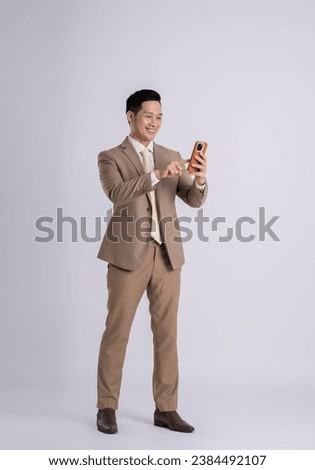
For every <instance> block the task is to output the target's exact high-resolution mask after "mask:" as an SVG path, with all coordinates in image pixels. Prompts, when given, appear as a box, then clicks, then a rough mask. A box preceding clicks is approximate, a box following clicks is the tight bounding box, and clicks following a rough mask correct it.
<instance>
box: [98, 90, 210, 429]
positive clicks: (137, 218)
mask: <svg viewBox="0 0 315 470" xmlns="http://www.w3.org/2000/svg"><path fill="white" fill-rule="evenodd" d="M126 112H127V120H128V123H129V125H130V135H129V136H128V137H127V138H126V139H125V140H124V141H123V143H122V144H121V145H119V146H118V147H115V148H113V149H111V150H107V151H104V152H101V153H100V154H99V156H98V166H99V172H100V180H101V183H102V186H103V189H104V191H105V193H106V195H107V196H108V197H109V199H110V200H111V201H112V203H113V205H114V212H113V216H112V218H111V220H110V222H109V224H108V228H107V231H106V234H105V236H104V239H103V242H102V244H101V247H100V250H99V253H98V257H99V258H100V259H102V260H104V261H107V262H108V263H109V264H108V273H107V287H108V304H107V307H108V314H107V318H106V329H105V331H104V334H103V337H102V341H101V345H100V352H99V363H98V403H97V407H98V410H99V411H98V413H97V428H98V430H99V431H101V432H104V433H107V434H114V433H116V432H117V430H118V428H117V422H116V415H115V410H117V408H118V401H119V394H120V385H121V378H122V368H123V363H124V357H125V351H126V346H127V342H128V338H129V333H130V329H131V325H132V321H133V318H134V315H135V312H136V309H137V307H138V304H139V302H140V299H141V297H142V295H143V294H144V291H145V290H146V292H147V296H148V299H149V304H150V306H149V310H150V314H151V328H152V332H153V344H154V368H153V396H154V401H155V405H156V410H155V412H154V424H155V425H156V426H161V427H165V428H168V429H171V430H173V431H179V432H192V431H194V428H193V427H192V426H191V425H189V424H188V423H186V422H185V421H184V420H183V419H182V418H181V417H180V416H179V414H178V413H177V411H176V409H177V390H178V361H177V347H176V326H177V308H178V299H179V289H180V272H181V266H182V265H183V263H184V255H183V248H182V243H181V241H180V232H179V227H178V224H177V220H176V218H177V216H176V209H175V196H176V195H177V196H179V197H180V198H181V199H183V200H184V201H185V202H186V203H187V204H189V205H190V206H192V207H200V206H201V205H202V203H203V202H204V200H205V198H206V195H207V187H206V180H205V173H206V156H205V155H203V154H201V155H200V158H198V164H196V165H195V170H196V171H195V179H193V177H192V176H191V175H190V174H189V173H188V172H187V170H186V168H185V167H184V163H185V162H184V160H182V159H181V157H180V154H179V153H178V152H175V151H173V150H170V149H167V148H165V147H162V146H160V145H158V144H156V143H155V142H154V138H155V136H156V134H157V133H158V131H159V128H160V126H161V124H162V111H161V97H160V95H159V94H158V93H157V92H156V91H153V90H140V91H137V92H135V93H134V94H132V95H131V96H130V97H129V98H128V99H127V109H126Z"/></svg>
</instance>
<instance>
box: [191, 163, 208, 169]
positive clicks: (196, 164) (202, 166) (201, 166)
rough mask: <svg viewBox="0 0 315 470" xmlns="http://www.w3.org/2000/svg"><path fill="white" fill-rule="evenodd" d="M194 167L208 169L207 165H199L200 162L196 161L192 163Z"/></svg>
mask: <svg viewBox="0 0 315 470" xmlns="http://www.w3.org/2000/svg"><path fill="white" fill-rule="evenodd" d="M192 166H193V167H194V168H199V169H200V170H205V169H206V166H205V165H202V164H201V165H198V163H194V164H193V165H192Z"/></svg>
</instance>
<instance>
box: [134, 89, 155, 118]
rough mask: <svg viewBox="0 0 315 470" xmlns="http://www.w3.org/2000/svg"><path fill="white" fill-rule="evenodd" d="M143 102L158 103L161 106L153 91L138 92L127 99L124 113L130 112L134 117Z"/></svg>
mask: <svg viewBox="0 0 315 470" xmlns="http://www.w3.org/2000/svg"><path fill="white" fill-rule="evenodd" d="M144 101H158V102H159V103H160V104H161V97H160V95H159V94H158V92H157V91H154V90H139V91H136V92H135V93H133V94H132V95H130V96H129V98H127V101H126V113H127V112H128V111H132V112H133V113H134V114H135V115H136V114H137V113H138V112H139V111H140V109H141V105H142V103H143V102H144Z"/></svg>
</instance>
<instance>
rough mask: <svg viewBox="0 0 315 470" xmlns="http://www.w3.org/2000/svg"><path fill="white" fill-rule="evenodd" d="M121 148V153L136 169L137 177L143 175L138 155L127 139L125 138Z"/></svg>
mask: <svg viewBox="0 0 315 470" xmlns="http://www.w3.org/2000/svg"><path fill="white" fill-rule="evenodd" d="M121 147H122V151H123V152H124V154H125V155H126V157H128V158H129V160H130V161H131V163H132V164H133V166H134V167H135V168H136V170H137V172H138V173H139V175H144V174H145V171H144V168H143V165H142V163H141V161H140V158H139V155H138V154H137V152H136V151H135V149H134V147H133V145H132V144H131V142H130V141H129V139H128V137H126V138H125V140H124V141H123V143H122V144H121Z"/></svg>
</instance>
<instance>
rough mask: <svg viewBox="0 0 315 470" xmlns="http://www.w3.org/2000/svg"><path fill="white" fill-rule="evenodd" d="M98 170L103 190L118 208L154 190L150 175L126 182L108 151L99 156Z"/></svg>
mask: <svg viewBox="0 0 315 470" xmlns="http://www.w3.org/2000/svg"><path fill="white" fill-rule="evenodd" d="M98 168H99V175H100V180H101V184H102V187H103V190H104V192H105V194H106V196H107V197H108V198H109V199H110V200H111V201H112V203H113V204H115V205H117V206H119V205H122V204H128V203H129V202H131V201H132V200H133V199H135V198H136V197H138V196H140V195H142V194H145V193H147V192H149V191H152V190H153V187H152V182H151V175H150V173H147V174H145V175H141V176H138V177H136V178H132V179H130V180H129V181H124V180H123V178H122V176H121V172H120V170H119V168H118V165H117V162H116V161H115V159H114V158H113V157H112V156H111V155H110V154H109V153H108V152H107V151H105V152H101V153H100V154H99V156H98Z"/></svg>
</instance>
